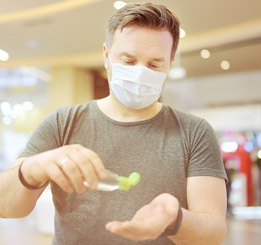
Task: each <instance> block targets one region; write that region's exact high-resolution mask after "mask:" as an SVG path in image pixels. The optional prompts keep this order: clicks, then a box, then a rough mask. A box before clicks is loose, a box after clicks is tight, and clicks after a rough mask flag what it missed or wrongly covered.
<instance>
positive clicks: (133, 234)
mask: <svg viewBox="0 0 261 245" xmlns="http://www.w3.org/2000/svg"><path fill="white" fill-rule="evenodd" d="M105 228H106V229H107V230H108V231H110V232H112V233H114V234H117V235H120V236H122V237H125V238H128V239H131V240H136V241H143V240H147V239H150V237H147V235H146V233H147V232H146V231H144V229H143V228H142V227H137V226H136V225H133V223H132V222H131V221H125V222H119V221H113V222H109V223H107V224H106V226H105Z"/></svg>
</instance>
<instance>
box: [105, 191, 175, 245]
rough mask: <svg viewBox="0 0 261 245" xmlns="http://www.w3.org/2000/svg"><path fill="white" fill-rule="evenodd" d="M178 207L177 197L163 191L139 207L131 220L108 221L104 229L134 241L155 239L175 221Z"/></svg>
mask: <svg viewBox="0 0 261 245" xmlns="http://www.w3.org/2000/svg"><path fill="white" fill-rule="evenodd" d="M178 208H179V202H178V200H177V198H175V197H174V196H172V195H170V194H167V193H164V194H161V195H159V196H157V197H156V198H155V199H153V200H152V202H151V203H149V204H147V205H146V206H144V207H142V208H141V209H139V210H138V211H137V213H136V214H135V215H134V216H133V218H132V219H131V220H128V221H124V222H120V221H112V222H109V223H107V224H106V229H107V230H108V231H110V232H112V233H115V234H118V235H120V236H122V237H125V238H128V239H131V240H135V241H144V240H155V239H156V238H157V237H159V236H160V234H161V233H163V232H164V231H165V230H166V228H168V227H171V226H172V225H173V224H174V223H175V221H176V219H177V214H178Z"/></svg>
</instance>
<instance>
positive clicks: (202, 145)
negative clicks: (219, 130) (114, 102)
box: [21, 101, 226, 245]
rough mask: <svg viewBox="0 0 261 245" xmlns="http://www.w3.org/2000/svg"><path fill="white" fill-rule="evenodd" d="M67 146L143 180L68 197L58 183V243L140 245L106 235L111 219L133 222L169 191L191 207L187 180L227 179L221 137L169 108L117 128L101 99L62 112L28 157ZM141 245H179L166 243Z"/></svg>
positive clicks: (36, 137) (36, 138) (38, 134)
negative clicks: (126, 188) (140, 211)
mask: <svg viewBox="0 0 261 245" xmlns="http://www.w3.org/2000/svg"><path fill="white" fill-rule="evenodd" d="M68 144H81V145H83V146H85V147H87V148H90V149H91V150H93V151H95V152H96V153H97V154H98V155H99V156H100V158H101V159H102V161H103V163H104V165H105V167H106V168H107V169H109V170H111V171H113V172H115V173H117V174H119V175H122V176H128V175H129V174H130V173H132V172H134V171H136V172H138V173H140V174H141V182H140V183H139V184H138V185H137V186H136V187H133V188H132V189H130V191H128V192H124V191H113V192H103V191H87V192H86V193H85V194H83V195H79V194H77V193H72V194H68V193H65V192H63V191H62V190H61V189H60V188H59V187H58V186H57V185H56V184H54V183H52V193H53V201H54V205H55V208H56V213H55V235H54V239H53V244H54V245H57V244H59V245H67V244H68V245H69V244H70V245H83V244H84V245H85V244H90V245H103V244H104V245H127V244H134V243H137V242H134V241H131V240H128V239H125V238H122V237H120V236H117V235H114V234H112V233H110V232H108V231H106V230H105V224H106V223H107V222H109V221H113V220H120V221H125V220H128V219H131V218H132V217H133V215H134V214H135V212H136V211H137V210H138V209H140V208H141V207H143V206H144V205H146V204H148V203H149V202H151V201H152V200H153V199H154V198H155V197H156V196H157V195H159V194H161V193H170V194H172V195H174V196H175V197H177V198H178V200H179V202H180V204H181V206H182V207H184V208H187V199H186V178H187V177H191V176H215V177H220V178H225V179H226V174H225V171H224V168H223V164H222V158H221V153H220V149H219V145H218V141H217V138H216V136H215V133H214V131H213V129H212V128H211V126H210V125H209V124H208V123H207V122H206V121H205V120H204V119H201V118H198V117H196V116H192V115H189V114H186V113H184V112H180V111H177V110H173V109H172V108H170V107H169V106H167V105H163V107H162V109H161V111H160V112H159V113H158V114H157V115H156V116H155V117H153V118H151V119H148V120H144V121H139V122H118V121H115V120H112V119H110V118H109V117H107V116H106V115H105V114H104V113H103V112H102V111H101V110H100V109H99V107H98V106H97V102H96V101H91V102H89V103H86V104H81V105H76V106H67V107H63V108H60V109H58V110H56V111H55V112H54V113H52V114H50V115H49V116H48V117H47V118H46V119H45V120H43V121H42V122H41V123H40V125H39V126H38V127H37V129H36V130H35V131H34V132H33V134H32V136H31V137H30V140H29V142H28V144H27V148H26V149H25V151H24V152H23V153H22V154H21V156H25V157H28V156H31V155H34V154H37V153H40V152H44V151H47V150H50V149H54V148H57V147H60V146H63V145H68ZM138 243H140V244H164V245H165V244H172V242H171V241H170V240H169V239H168V238H167V237H159V238H158V239H156V240H155V241H146V242H138Z"/></svg>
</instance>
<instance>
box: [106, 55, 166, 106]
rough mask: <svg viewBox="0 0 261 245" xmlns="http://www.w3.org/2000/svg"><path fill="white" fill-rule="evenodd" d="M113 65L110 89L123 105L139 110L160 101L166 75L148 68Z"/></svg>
mask: <svg viewBox="0 0 261 245" xmlns="http://www.w3.org/2000/svg"><path fill="white" fill-rule="evenodd" d="M109 60H110V57H109ZM110 62H111V60H110ZM111 65H112V71H111V72H112V74H111V75H112V77H111V80H109V83H110V88H111V90H112V92H113V94H114V96H115V97H116V98H117V99H118V100H119V101H120V102H121V103H122V104H123V105H125V106H126V107H128V108H132V109H137V110H138V109H142V108H146V107H148V106H150V105H152V104H153V103H154V102H155V101H157V100H158V99H159V97H160V94H161V91H162V87H163V84H164V81H165V79H166V77H167V74H166V73H163V72H159V71H154V70H151V69H149V68H148V67H146V66H131V65H123V64H120V63H113V64H112V63H111Z"/></svg>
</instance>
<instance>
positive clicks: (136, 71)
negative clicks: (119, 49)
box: [112, 63, 167, 89]
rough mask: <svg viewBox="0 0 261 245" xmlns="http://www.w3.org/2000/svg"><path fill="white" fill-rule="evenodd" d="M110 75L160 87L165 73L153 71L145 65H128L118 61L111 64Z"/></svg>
mask: <svg viewBox="0 0 261 245" xmlns="http://www.w3.org/2000/svg"><path fill="white" fill-rule="evenodd" d="M112 76H113V77H114V76H115V77H117V78H118V79H122V80H125V81H131V82H135V83H141V84H143V85H146V86H149V87H153V88H156V89H161V88H162V85H163V82H164V80H165V78H166V76H167V74H165V73H163V72H158V71H153V70H151V69H149V68H148V67H146V66H128V65H123V64H120V63H113V64H112Z"/></svg>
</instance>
